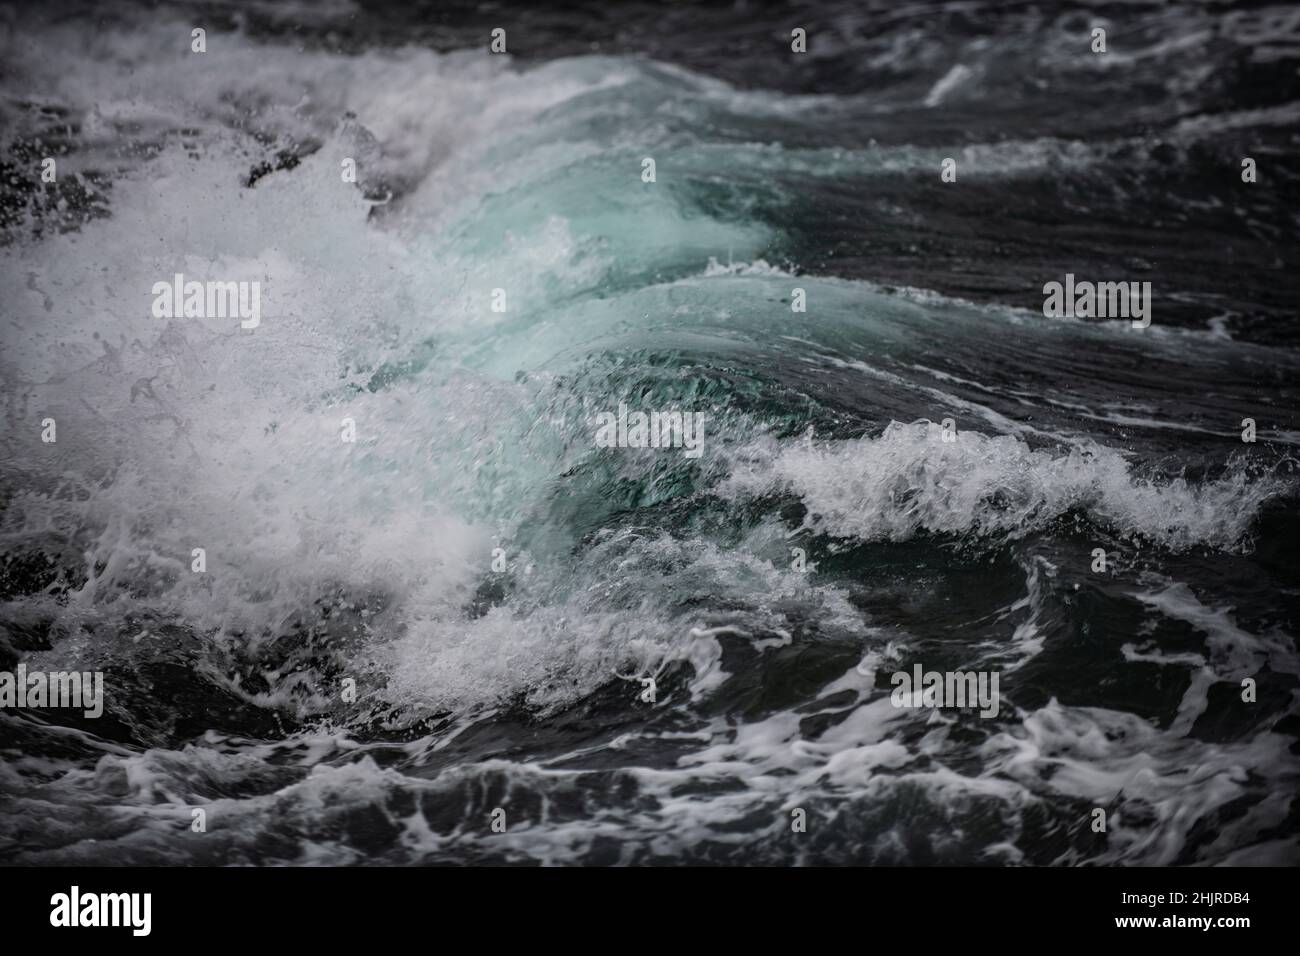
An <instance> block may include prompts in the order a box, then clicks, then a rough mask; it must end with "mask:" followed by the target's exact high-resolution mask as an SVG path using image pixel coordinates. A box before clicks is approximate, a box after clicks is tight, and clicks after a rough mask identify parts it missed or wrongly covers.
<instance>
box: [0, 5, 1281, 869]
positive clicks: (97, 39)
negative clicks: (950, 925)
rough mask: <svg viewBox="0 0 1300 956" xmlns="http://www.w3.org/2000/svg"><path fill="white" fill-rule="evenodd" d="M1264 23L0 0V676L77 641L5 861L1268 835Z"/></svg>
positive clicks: (1090, 8)
mask: <svg viewBox="0 0 1300 956" xmlns="http://www.w3.org/2000/svg"><path fill="white" fill-rule="evenodd" d="M194 27H203V28H205V29H206V30H207V52H206V53H203V54H195V53H192V52H190V30H191V29H192V28H194ZM495 27H503V28H505V29H506V31H507V37H508V40H507V43H508V49H509V51H510V52H509V55H506V56H494V55H491V54H489V53H488V52H487V44H488V42H489V35H490V33H491V30H492V29H493V28H495ZM795 27H802V28H804V29H806V30H807V33H808V53H807V54H804V55H795V54H792V53H791V52H790V30H791V29H793V28H795ZM1095 27H1102V28H1104V29H1105V30H1106V32H1107V52H1106V53H1105V54H1096V53H1093V52H1092V50H1091V43H1092V38H1091V32H1092V30H1093V28H1095ZM1298 69H1300V8H1296V7H1288V6H1260V5H1239V4H1212V5H1192V4H1188V5H1168V4H1160V5H1155V4H1151V5H1148V4H1141V3H1134V4H1092V5H1077V6H1070V7H1068V8H1065V7H1060V8H1057V7H1053V6H1051V5H1045V4H1030V3H996V4H995V3H983V2H975V3H950V4H912V5H903V6H900V5H896V4H862V3H853V4H848V3H830V4H818V5H816V6H811V5H808V6H801V5H793V6H784V7H776V6H769V5H759V4H739V5H733V6H716V7H714V6H710V7H704V6H696V5H682V4H674V5H671V6H668V5H665V6H655V5H648V4H641V5H636V4H633V5H620V6H618V7H617V8H613V7H606V6H602V5H597V4H571V5H564V6H559V7H555V6H552V7H549V8H543V7H537V6H531V5H530V6H522V5H521V6H518V7H516V6H511V5H505V4H502V5H494V6H492V7H490V8H478V7H475V6H473V5H464V4H436V5H434V4H427V5H422V4H403V5H388V4H385V5H371V4H365V3H361V4H351V3H343V2H338V3H333V2H331V3H327V4H323V5H301V6H300V5H295V4H283V3H266V4H255V5H239V6H237V7H236V6H233V5H225V4H194V5H182V4H169V5H166V6H153V5H130V4H117V5H112V6H108V7H104V6H103V5H90V4H87V5H76V4H55V5H53V6H51V7H48V8H42V9H40V10H27V9H24V8H22V7H0V144H2V145H3V149H2V151H0V345H2V347H3V353H2V355H0V397H2V398H3V409H4V430H3V432H2V433H0V545H2V550H3V565H2V567H0V669H9V670H12V669H13V668H14V667H15V666H16V665H17V664H18V663H19V662H20V661H21V662H23V663H25V664H26V666H27V667H28V669H30V670H44V671H60V670H68V669H74V668H75V669H77V670H82V671H92V670H98V671H102V672H103V673H104V680H105V687H106V697H105V713H104V715H103V716H102V717H100V718H98V719H90V718H83V717H82V716H81V715H80V714H79V713H76V712H73V711H70V710H66V709H54V708H47V709H43V710H32V709H24V710H16V709H0V862H5V863H26V864H51V863H98V864H125V863H201V864H241V863H254V864H286V863H308V864H316V863H403V864H405V863H416V864H419V863H468V862H520V863H552V864H561V863H602V864H605V863H675V862H730V863H805V864H815V863H832V864H853V863H905V864H931V863H962V864H990V863H992V864H997V863H1013V864H1033V865H1048V864H1216V863H1250V864H1276V863H1288V864H1294V863H1296V862H1300V819H1298V817H1297V800H1296V798H1297V779H1298V777H1300V756H1298V753H1300V698H1298V697H1297V691H1298V689H1300V654H1297V650H1296V644H1295V635H1296V633H1297V629H1298V628H1300V553H1298V552H1300V543H1298V542H1300V508H1298V505H1300V497H1298V494H1297V492H1298V485H1297V474H1296V468H1295V465H1296V451H1295V449H1296V445H1297V443H1300V419H1298V417H1297V415H1298V412H1300V395H1298V394H1297V389H1298V388H1300V376H1298V375H1297V373H1298V372H1300V353H1297V351H1296V347H1297V345H1298V344H1300V281H1298V280H1297V278H1296V276H1297V275H1300V254H1298V252H1297V249H1298V246H1297V242H1296V239H1297V234H1298V233H1300V220H1298V219H1297V210H1298V209H1300V202H1298V200H1300V172H1298V170H1297V166H1296V163H1295V156H1296V147H1297V145H1298V140H1300V82H1298V80H1297V70H1298ZM47 156H49V157H54V158H56V161H57V164H58V169H59V176H58V180H57V182H55V183H46V184H43V183H42V182H41V181H40V163H41V159H42V158H44V157H47ZM646 157H652V158H654V159H655V161H656V167H657V174H656V181H655V182H654V183H646V182H643V181H642V177H641V173H642V160H643V159H644V158H646ZM1246 157H1250V158H1252V159H1254V160H1255V162H1256V167H1257V180H1256V181H1255V182H1253V183H1246V182H1243V180H1242V176H1241V168H1242V166H1241V164H1242V160H1243V158H1246ZM344 158H353V159H355V160H356V165H357V169H358V181H357V183H356V184H355V185H353V184H351V183H345V182H343V181H342V178H341V176H340V164H341V162H342V160H343V159H344ZM945 158H952V159H955V160H956V164H957V171H958V172H957V181H956V182H955V183H945V182H943V181H942V180H941V178H940V166H941V163H942V161H943V160H944V159H945ZM177 272H183V273H185V274H186V275H187V276H191V277H197V278H201V279H209V278H210V279H214V280H222V281H228V280H230V281H235V280H257V281H260V282H261V288H262V299H261V309H262V314H261V324H260V326H259V327H257V328H256V329H254V330H241V329H240V328H239V323H238V322H237V321H233V320H230V319H220V318H204V319H200V318H188V319H185V318H178V319H170V320H169V319H159V318H155V317H154V316H153V315H152V314H151V310H150V305H151V299H152V296H151V294H150V289H151V288H152V286H153V283H154V282H155V281H158V280H160V279H162V280H166V281H169V280H170V279H171V277H172V275H173V274H174V273H177ZM1066 273H1072V274H1074V275H1076V276H1077V277H1079V278H1080V279H1091V280H1096V281H1146V282H1150V283H1151V285H1152V290H1153V291H1152V310H1151V325H1150V327H1148V328H1145V329H1138V328H1133V327H1132V325H1131V324H1130V323H1129V322H1128V321H1125V320H1116V319H1111V320H1083V319H1072V318H1061V319H1049V318H1045V317H1044V315H1043V312H1042V304H1043V291H1042V290H1043V285H1044V283H1046V282H1049V281H1053V280H1060V279H1062V278H1063V276H1064V275H1065V274H1066ZM494 289H504V290H505V291H506V293H507V296H508V302H509V305H508V308H507V310H506V311H505V312H503V313H502V312H494V311H493V310H492V307H491V304H492V296H493V290H494ZM796 289H799V290H802V292H803V298H804V299H805V300H806V303H807V311H806V312H796V311H792V303H793V302H794V300H795V297H796V293H795V290H796ZM620 403H625V404H626V405H628V406H629V407H631V408H633V409H645V410H650V409H655V410H667V409H689V410H694V411H697V412H700V413H703V414H704V415H705V416H706V417H705V425H704V432H703V435H704V437H703V442H702V446H701V451H702V453H701V455H700V457H699V458H698V459H692V458H689V457H687V456H686V455H685V454H683V453H682V451H681V450H653V449H635V448H633V449H627V448H613V449H611V448H603V447H599V446H598V444H597V443H596V441H595V440H594V435H595V431H596V428H595V424H594V422H595V420H596V419H595V416H597V415H599V414H600V413H602V412H607V411H612V410H616V409H617V408H618V406H619V404H620ZM48 417H52V418H54V419H56V421H57V423H58V440H57V442H55V443H52V444H51V443H44V442H42V441H41V438H40V436H41V430H42V424H41V423H42V421H43V420H44V419H46V418H48ZM345 418H346V419H349V420H351V421H352V422H353V423H354V425H355V429H356V434H357V440H356V442H355V443H354V444H349V443H345V442H342V441H340V428H341V423H342V422H343V420H344V419H345ZM1246 418H1251V419H1254V420H1255V422H1256V428H1257V440H1256V441H1255V442H1253V443H1246V442H1243V441H1242V438H1241V432H1242V422H1243V419H1246ZM945 419H951V420H952V423H953V424H954V425H955V428H956V440H955V441H951V442H950V441H945V440H943V439H944V435H943V431H942V428H941V424H940V423H942V422H943V421H944V420H945ZM194 548H202V549H204V551H205V555H206V570H205V571H204V572H203V573H201V574H200V573H194V572H193V571H192V570H191V554H192V550H193V549H194ZM1099 548H1100V549H1103V550H1104V551H1105V552H1106V553H1107V555H1108V556H1109V557H1108V566H1107V569H1106V570H1105V571H1104V572H1094V571H1093V570H1092V566H1093V563H1094V552H1095V550H1096V549H1099ZM796 549H797V554H798V555H802V560H803V561H804V562H805V563H804V564H802V565H800V566H802V567H804V568H806V570H804V571H802V572H801V571H799V570H796V569H795V567H794V565H795V564H796V563H797V562H798V561H799V558H798V557H797V554H796ZM494 560H495V561H496V567H495V568H494ZM916 664H921V665H923V667H924V668H925V669H927V670H937V671H958V670H960V671H979V672H984V673H996V674H997V675H998V676H999V679H1000V693H1001V706H1000V709H999V712H998V713H997V715H996V716H993V717H981V716H980V715H979V713H978V712H976V711H975V710H972V709H965V710H960V709H954V710H938V711H932V710H929V709H920V710H917V709H908V708H898V707H895V706H894V705H893V704H892V703H891V698H890V691H891V689H892V686H893V685H892V684H891V679H890V678H891V675H892V674H893V673H895V672H898V671H906V672H910V671H911V670H912V668H913V666H914V665H916ZM651 677H653V679H654V681H655V694H654V699H653V700H651V699H648V697H647V696H644V695H643V683H642V680H643V679H645V678H651ZM1246 679H1249V680H1251V681H1254V683H1255V699H1254V700H1253V701H1250V702H1247V701H1244V700H1243V699H1242V689H1243V688H1242V682H1243V680H1246ZM348 681H352V682H355V687H356V695H355V699H351V695H350V694H345V688H346V687H348V686H350V685H348V684H347V682H348ZM195 809H202V810H204V812H205V814H206V818H205V819H206V829H205V832H195V831H194V830H193V829H192V826H191V824H192V821H193V811H194V810H195ZM1097 809H1102V810H1104V811H1105V816H1106V819H1107V829H1106V832H1104V833H1099V832H1095V831H1094V829H1093V826H1092V823H1093V820H1094V811H1095V810H1097ZM497 810H501V811H504V819H505V821H506V826H505V830H504V832H494V830H493V829H492V821H493V817H494V811H497ZM799 810H802V811H803V812H804V815H805V816H806V820H807V827H806V830H804V831H796V830H795V829H793V828H792V819H794V818H795V817H796V816H797V813H796V811H799Z"/></svg>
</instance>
